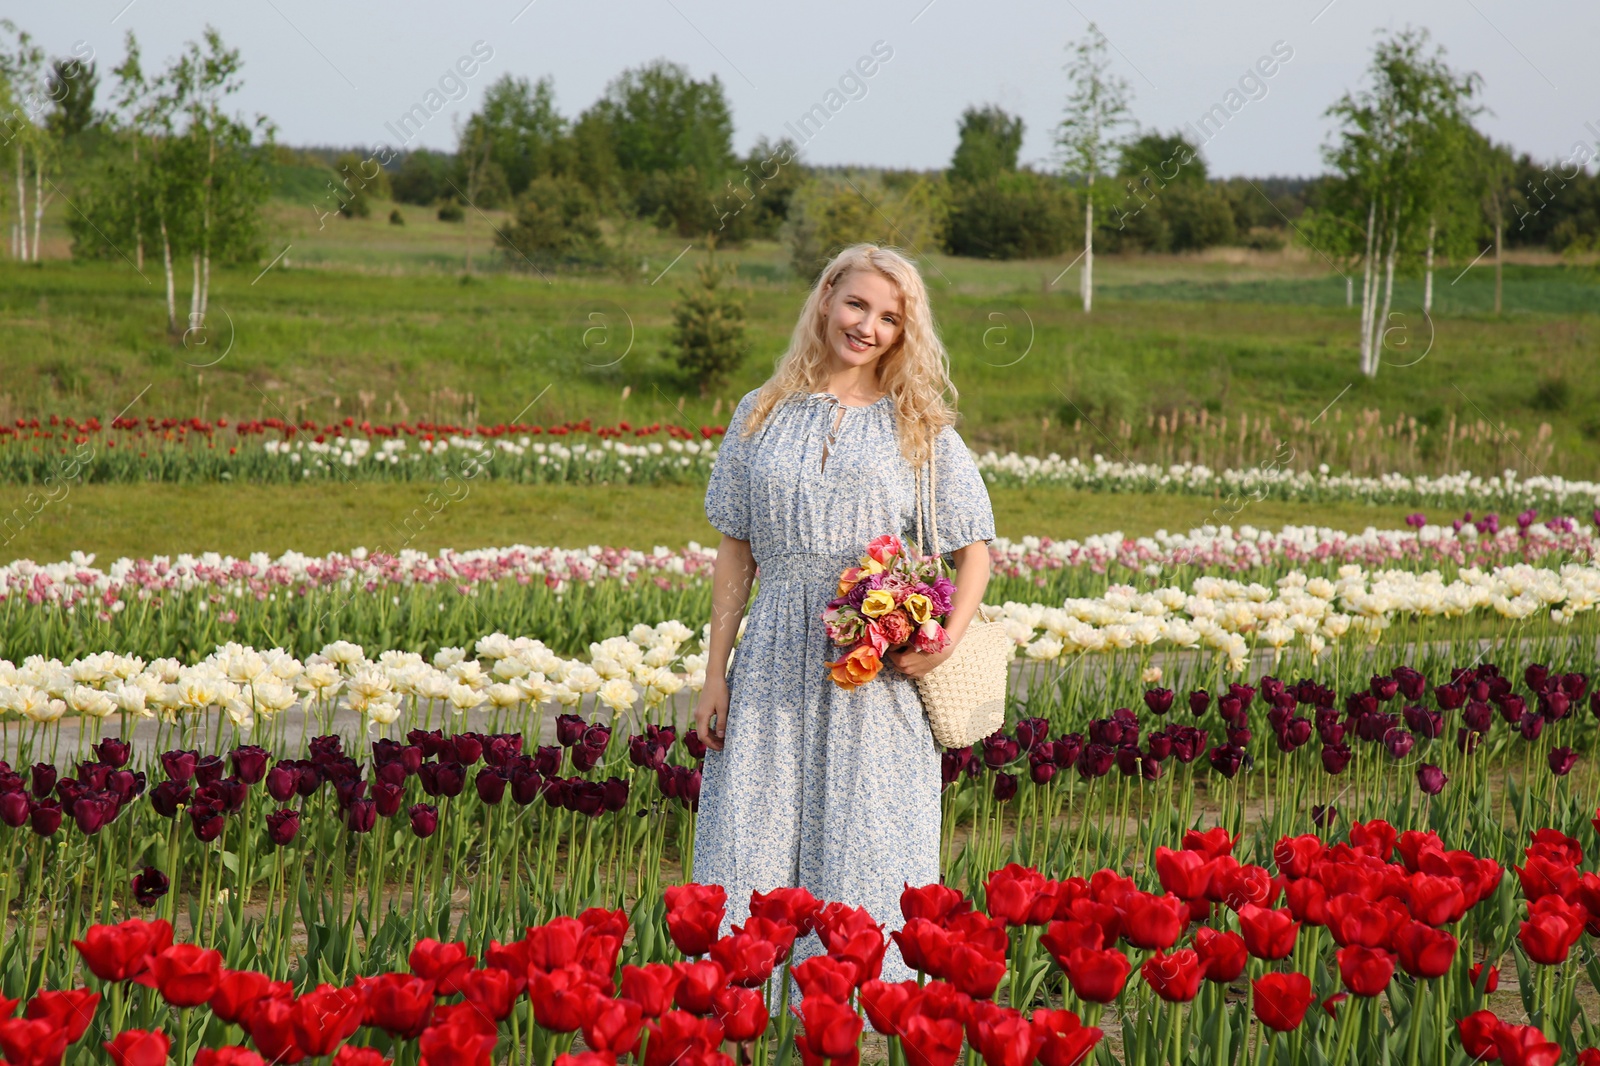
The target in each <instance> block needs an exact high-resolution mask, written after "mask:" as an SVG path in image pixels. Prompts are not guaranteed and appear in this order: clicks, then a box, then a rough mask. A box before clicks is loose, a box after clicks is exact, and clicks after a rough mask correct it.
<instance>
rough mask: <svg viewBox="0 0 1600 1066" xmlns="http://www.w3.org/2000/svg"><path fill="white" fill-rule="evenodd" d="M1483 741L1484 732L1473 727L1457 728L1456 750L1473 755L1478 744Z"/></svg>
mask: <svg viewBox="0 0 1600 1066" xmlns="http://www.w3.org/2000/svg"><path fill="white" fill-rule="evenodd" d="M1482 741H1483V734H1482V733H1477V732H1474V731H1473V730H1471V729H1457V730H1456V750H1457V751H1461V752H1465V753H1466V754H1468V755H1471V754H1472V753H1473V752H1475V751H1477V750H1478V745H1479V744H1480V743H1481V742H1482Z"/></svg>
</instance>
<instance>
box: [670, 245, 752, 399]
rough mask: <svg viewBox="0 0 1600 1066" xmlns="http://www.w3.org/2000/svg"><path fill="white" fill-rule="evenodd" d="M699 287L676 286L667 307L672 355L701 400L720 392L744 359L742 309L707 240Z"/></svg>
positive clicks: (712, 246) (726, 269) (699, 273)
mask: <svg viewBox="0 0 1600 1066" xmlns="http://www.w3.org/2000/svg"><path fill="white" fill-rule="evenodd" d="M706 246H707V250H708V252H710V254H708V255H707V256H706V258H705V261H704V262H703V263H701V264H700V268H699V271H698V284H697V285H695V286H693V287H692V288H690V287H682V286H680V287H679V289H678V292H679V294H680V295H681V296H682V297H683V298H682V299H681V300H680V301H678V302H677V303H676V304H674V305H673V308H672V319H673V328H672V338H671V343H672V356H673V359H674V360H675V361H676V362H677V364H678V368H679V369H680V370H682V371H683V372H684V373H685V374H686V375H687V376H688V377H689V378H690V379H691V380H692V381H693V382H694V383H695V384H696V385H698V386H699V388H700V395H701V396H706V395H709V394H710V393H712V392H715V391H716V390H718V389H720V388H722V387H723V386H724V385H725V384H726V383H727V380H728V377H729V375H730V374H731V373H732V372H733V371H734V370H735V369H736V368H737V367H738V365H739V363H740V361H741V360H742V359H743V358H744V346H745V345H744V307H743V305H742V304H741V303H740V302H739V301H738V300H737V299H736V298H734V297H733V296H732V295H731V294H730V293H729V292H728V291H727V290H726V289H723V288H722V287H721V286H722V283H723V281H725V280H726V279H727V277H728V275H729V270H728V268H726V267H724V266H723V265H722V263H720V262H719V261H718V260H717V257H716V253H715V246H716V241H715V240H713V239H708V240H707V241H706Z"/></svg>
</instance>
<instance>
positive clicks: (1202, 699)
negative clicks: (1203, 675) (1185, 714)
mask: <svg viewBox="0 0 1600 1066" xmlns="http://www.w3.org/2000/svg"><path fill="white" fill-rule="evenodd" d="M1210 706H1211V693H1209V692H1207V691H1206V690H1205V689H1203V688H1201V689H1196V690H1195V691H1193V692H1191V693H1189V713H1190V714H1192V715H1194V716H1195V717H1196V718H1198V717H1200V716H1201V715H1202V714H1205V713H1206V708H1207V707H1210Z"/></svg>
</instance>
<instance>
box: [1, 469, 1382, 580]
mask: <svg viewBox="0 0 1600 1066" xmlns="http://www.w3.org/2000/svg"><path fill="white" fill-rule="evenodd" d="M469 488H470V491H469V492H468V493H467V495H465V496H464V497H462V498H461V499H459V500H458V501H451V502H447V503H446V502H442V498H441V497H438V496H430V490H429V489H427V488H426V487H424V486H419V485H394V484H357V485H351V486H342V485H341V486H328V485H294V486H263V485H202V486H178V485H152V486H132V485H80V486H77V487H76V488H74V489H72V491H71V492H70V493H69V494H68V495H67V496H66V497H65V498H63V499H62V500H60V501H59V502H57V503H53V504H51V505H49V506H46V507H44V508H43V509H42V510H40V511H39V513H38V515H37V516H36V517H35V518H33V520H32V521H31V522H29V523H28V524H27V525H26V526H24V527H22V528H21V530H20V531H19V532H15V533H13V534H11V539H10V540H9V541H3V540H0V560H8V561H9V560H11V559H18V558H28V559H33V560H35V561H37V562H53V561H56V560H60V559H66V558H67V557H68V556H69V555H70V554H71V553H72V552H73V551H86V552H94V553H95V554H96V555H97V556H98V557H99V560H100V562H102V563H104V562H106V561H109V560H111V559H114V558H116V557H118V556H123V555H127V556H149V555H156V554H164V555H173V554H176V553H179V552H202V551H219V552H225V553H228V554H232V555H245V554H248V553H250V552H255V551H265V552H269V553H271V554H274V555H276V554H279V553H282V552H285V551H290V550H294V551H300V552H304V553H306V554H323V553H326V552H329V551H335V550H339V551H347V550H349V549H351V548H355V547H366V548H369V549H373V550H377V549H379V548H386V549H390V550H394V549H397V548H401V547H408V548H414V549H417V550H421V551H430V552H431V551H438V550H439V549H441V548H456V549H468V548H479V547H495V546H503V545H510V544H517V543H521V544H534V545H557V546H563V547H587V546H588V545H591V544H600V545H613V546H618V547H628V548H641V549H645V550H648V549H650V548H653V547H655V546H656V545H658V544H662V545H666V546H668V547H674V548H681V547H683V546H685V545H686V544H688V543H689V542H690V541H698V542H700V543H701V544H703V545H708V546H709V545H715V544H716V543H717V541H718V540H719V539H720V534H718V533H717V531H716V530H715V529H713V528H711V526H710V525H709V524H708V523H707V522H706V520H705V511H704V490H702V489H699V488H693V487H685V486H659V487H655V486H620V487H614V488H613V487H603V488H588V487H578V486H570V487H569V486H525V485H511V484H505V483H499V482H486V483H481V484H478V485H474V486H469ZM22 491H23V490H21V489H19V488H15V487H0V507H3V509H4V511H3V512H0V513H4V512H9V511H10V509H11V508H12V507H14V506H16V505H17V504H18V502H19V501H20V494H21V493H22ZM13 497H16V498H15V499H13ZM990 498H991V500H992V501H993V503H994V509H995V525H996V529H997V532H998V533H999V534H1000V535H1001V536H1004V537H1009V538H1012V539H1019V538H1021V537H1024V536H1028V535H1035V536H1050V537H1054V538H1058V539H1060V538H1066V537H1076V538H1082V537H1085V536H1088V535H1091V534H1095V533H1106V532H1110V531H1112V530H1121V531H1122V532H1123V533H1124V534H1127V535H1129V536H1139V535H1144V534H1149V533H1152V532H1154V531H1155V530H1157V529H1162V528H1165V529H1167V530H1169V531H1186V530H1188V529H1190V528H1193V527H1195V526H1198V525H1201V524H1204V523H1207V522H1220V521H1221V519H1220V518H1217V517H1214V515H1213V509H1215V508H1218V507H1219V506H1221V501H1214V500H1207V499H1201V498H1197V497H1190V496H1136V495H1105V494H1095V493H1083V492H1069V491H1063V490H1059V489H999V488H997V489H994V490H992V491H991V495H990ZM1229 510H1230V509H1229V508H1226V507H1224V508H1223V509H1222V511H1221V512H1220V514H1222V515H1227V514H1228V512H1229ZM1404 513H1405V509H1403V508H1397V507H1367V506H1363V505H1360V504H1345V505H1324V504H1293V503H1280V502H1274V501H1266V502H1262V503H1251V504H1249V505H1248V506H1246V507H1245V508H1244V509H1243V510H1242V511H1240V512H1239V513H1238V514H1237V515H1235V516H1233V522H1232V524H1233V525H1235V526H1236V527H1237V526H1238V525H1240V524H1244V523H1249V524H1252V525H1256V526H1262V527H1267V528H1272V529H1277V528H1279V527H1280V526H1283V525H1287V524H1317V525H1328V526H1332V527H1334V528H1340V529H1350V530H1360V529H1363V528H1365V527H1366V526H1368V525H1376V526H1379V527H1382V528H1396V527H1399V526H1400V525H1401V522H1402V519H1403V518H1404Z"/></svg>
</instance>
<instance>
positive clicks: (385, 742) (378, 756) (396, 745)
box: [372, 737, 410, 766]
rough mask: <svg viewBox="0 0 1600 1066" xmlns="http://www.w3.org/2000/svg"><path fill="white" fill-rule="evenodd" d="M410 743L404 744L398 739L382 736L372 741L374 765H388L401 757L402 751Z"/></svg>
mask: <svg viewBox="0 0 1600 1066" xmlns="http://www.w3.org/2000/svg"><path fill="white" fill-rule="evenodd" d="M409 746H410V745H407V744H402V743H400V742H399V741H398V740H390V739H389V738H388V737H380V738H379V739H377V740H374V741H373V742H372V765H374V766H388V765H389V764H390V763H392V762H397V761H399V759H400V753H401V752H402V751H404V750H405V749H406V748H407V747H409Z"/></svg>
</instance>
